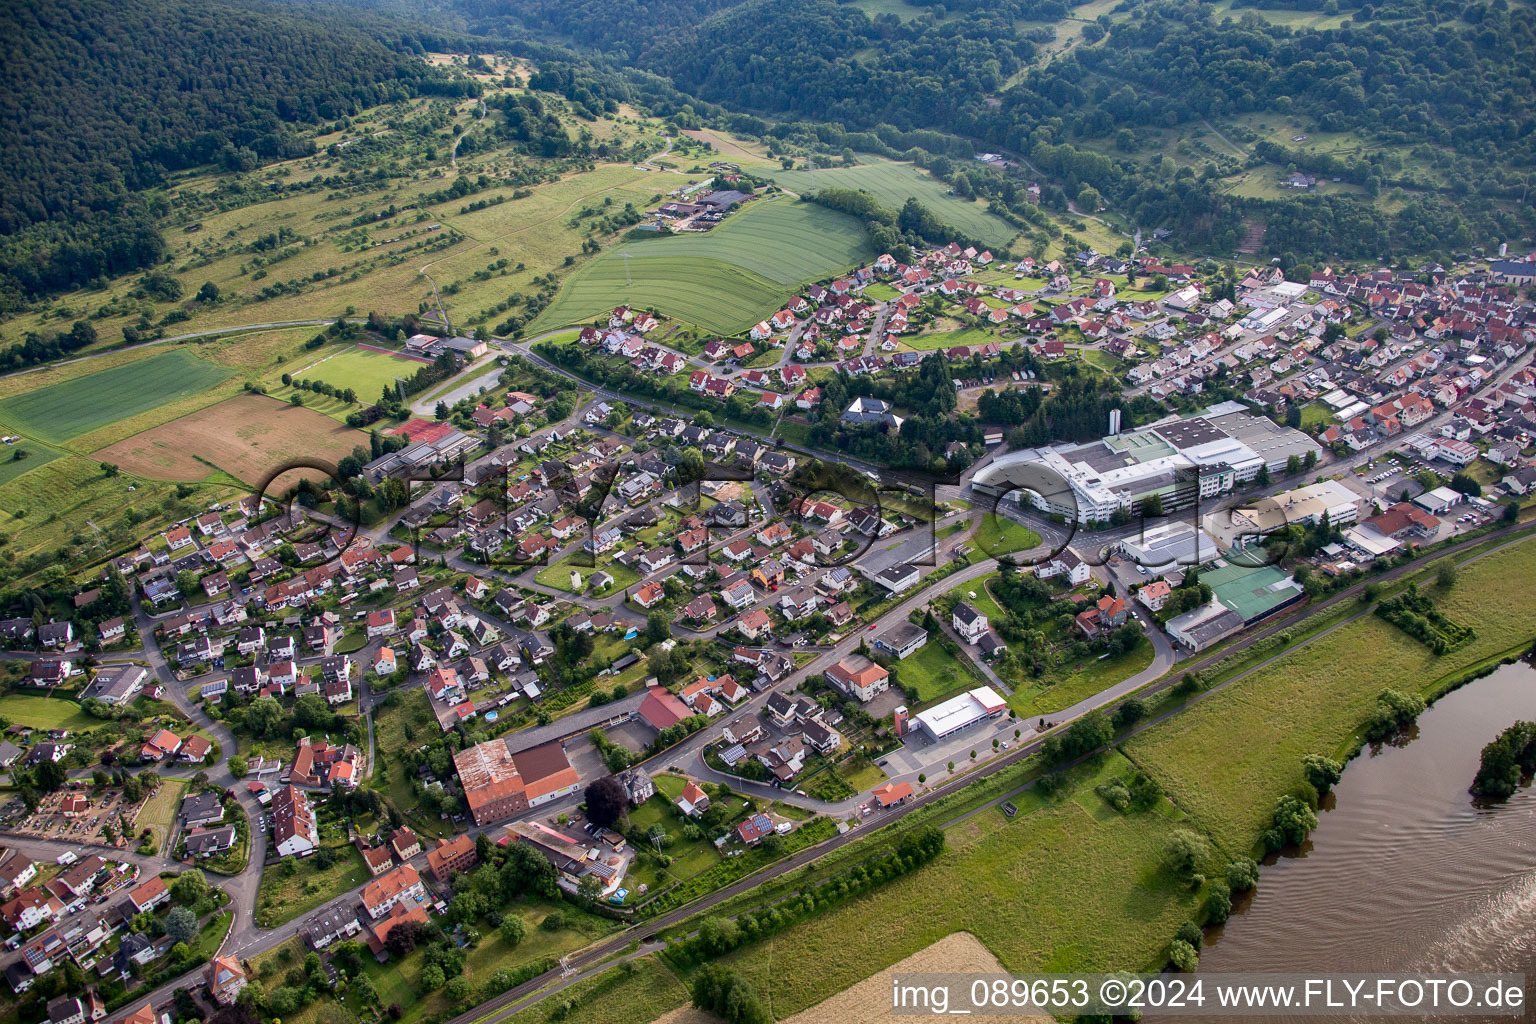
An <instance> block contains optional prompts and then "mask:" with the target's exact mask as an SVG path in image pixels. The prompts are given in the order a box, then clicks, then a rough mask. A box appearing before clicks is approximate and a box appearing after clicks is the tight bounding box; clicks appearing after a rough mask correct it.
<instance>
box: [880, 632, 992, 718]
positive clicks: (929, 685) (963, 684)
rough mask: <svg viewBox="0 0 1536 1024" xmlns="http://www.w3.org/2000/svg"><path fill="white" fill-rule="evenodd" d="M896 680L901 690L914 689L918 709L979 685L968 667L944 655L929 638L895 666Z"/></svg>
mask: <svg viewBox="0 0 1536 1024" xmlns="http://www.w3.org/2000/svg"><path fill="white" fill-rule="evenodd" d="M896 678H897V679H899V680H900V681H901V686H902V688H903V689H905V690H912V689H914V688H916V690H917V701H918V703H919V704H921V705H927V704H932V703H933V702H934V701H936V700H938V699H939V698H941V697H948V696H950V695H952V694H955V693H959V692H960V691H961V690H970V689H974V688H975V687H977V686H979V685H981V681H980V680H979V679H978V678H977V677H976V675H975V673H974V672H972V670H971V669H970V667H969V666H967V665H965V664H962V663H961V661H960V659H958V658H956V657H955V656H954V655H952V654H950V653H949V652H948V651H946V650H945V649H944V648H943V647H942V646H941V645H940V644H939V640H938V637H936V636H930V637H929V638H928V642H927V643H926V644H924V645H923V646H922V647H921V648H920V649H919V650H918V652H917V653H916V654H913V655H911V656H910V657H908V658H907V659H906V660H904V661H898V662H896Z"/></svg>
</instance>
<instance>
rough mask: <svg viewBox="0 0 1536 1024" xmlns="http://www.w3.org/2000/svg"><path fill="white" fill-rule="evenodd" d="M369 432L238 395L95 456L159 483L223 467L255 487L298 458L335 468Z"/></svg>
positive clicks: (198, 476) (259, 398) (306, 411)
mask: <svg viewBox="0 0 1536 1024" xmlns="http://www.w3.org/2000/svg"><path fill="white" fill-rule="evenodd" d="M367 446H368V435H367V434H364V433H363V432H362V431H360V430H353V429H351V428H350V427H345V426H343V425H341V424H340V423H337V422H336V421H335V420H333V419H331V418H330V417H328V416H325V415H323V414H322V413H319V412H316V411H314V410H313V409H305V408H300V407H296V406H291V405H286V404H284V403H282V402H279V401H277V400H276V399H273V398H268V397H265V396H262V395H240V396H237V397H235V398H230V399H226V400H225V401H223V402H220V403H219V404H217V405H212V406H208V407H207V408H205V409H202V410H199V411H198V412H195V413H191V414H189V415H187V416H183V417H181V418H180V419H177V420H172V421H171V422H170V423H165V424H162V425H161V426H158V427H155V428H153V429H151V430H146V431H144V432H143V433H141V434H135V435H134V436H133V437H130V438H127V439H125V440H123V441H119V442H118V443H117V444H114V445H111V446H109V447H107V448H104V449H102V450H101V451H99V452H96V453H95V456H94V457H95V458H98V459H100V460H102V461H105V462H115V463H117V464H119V465H121V466H122V467H123V469H124V471H126V472H129V473H133V474H135V475H137V476H142V477H150V478H153V479H159V480H201V479H204V478H206V477H207V476H208V475H209V474H210V473H211V472H213V471H214V470H222V471H224V472H225V473H227V474H229V475H230V476H231V477H233V478H235V479H236V480H239V481H242V482H244V483H246V484H249V485H252V486H256V485H259V484H261V483H262V482H264V481H265V479H266V477H267V476H268V475H269V474H270V473H271V472H272V471H273V470H276V469H279V468H281V467H282V466H284V465H289V464H291V463H293V462H294V461H295V460H302V459H313V460H321V461H326V462H330V463H332V464H334V463H335V462H336V461H337V460H339V459H340V458H342V457H343V456H345V455H349V454H351V452H352V449H353V448H354V447H363V448H366V447H367Z"/></svg>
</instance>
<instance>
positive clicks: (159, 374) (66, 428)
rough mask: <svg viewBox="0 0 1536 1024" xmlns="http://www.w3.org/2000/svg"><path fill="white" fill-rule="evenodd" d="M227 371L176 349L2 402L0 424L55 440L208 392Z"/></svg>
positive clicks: (20, 431) (19, 431) (42, 439)
mask: <svg viewBox="0 0 1536 1024" xmlns="http://www.w3.org/2000/svg"><path fill="white" fill-rule="evenodd" d="M230 373H231V371H229V370H227V369H225V368H223V367H221V366H215V365H214V364H212V363H209V362H205V361H204V360H202V359H199V358H197V356H194V355H193V354H192V353H190V352H185V351H182V350H180V349H177V350H174V351H171V352H165V353H162V354H161V355H157V356H151V357H150V358H149V359H141V360H139V361H137V362H133V363H128V364H126V365H124V366H117V367H114V368H112V369H110V370H102V371H100V372H98V373H90V374H86V375H85V376H84V377H76V378H75V379H74V380H70V381H65V382H63V383H61V384H53V385H50V386H48V387H45V388H39V389H38V390H36V391H29V392H26V393H24V394H19V395H15V396H13V397H11V398H7V399H6V400H5V401H3V402H0V423H3V424H4V426H5V427H6V428H7V429H8V430H10V431H12V432H16V433H23V434H28V435H31V436H33V437H36V438H37V439H38V440H41V441H48V442H52V443H55V444H57V443H59V442H62V441H68V440H69V439H70V438H72V437H79V436H80V435H81V434H86V433H89V432H90V431H92V430H95V429H97V428H98V427H104V426H106V425H107V424H108V423H113V422H115V421H117V420H122V419H127V418H128V417H130V416H137V415H139V414H140V413H145V412H149V411H150V410H151V409H154V408H156V407H157V406H161V405H164V404H166V403H167V402H174V401H177V400H179V399H183V398H190V397H192V396H193V395H196V394H198V393H200V392H203V391H207V390H208V389H209V388H211V387H213V386H214V385H215V384H218V383H220V382H221V381H223V380H225V379H226V378H228V377H229V376H230Z"/></svg>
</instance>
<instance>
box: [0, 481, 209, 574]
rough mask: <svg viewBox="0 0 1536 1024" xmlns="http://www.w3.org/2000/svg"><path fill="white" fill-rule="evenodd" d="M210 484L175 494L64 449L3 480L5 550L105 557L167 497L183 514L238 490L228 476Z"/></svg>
mask: <svg viewBox="0 0 1536 1024" xmlns="http://www.w3.org/2000/svg"><path fill="white" fill-rule="evenodd" d="M215 482H216V483H217V484H218V485H217V486H208V487H199V488H197V489H195V490H193V491H190V492H187V493H185V494H182V495H178V494H176V493H173V492H174V487H173V485H171V484H168V483H165V482H162V481H156V480H142V479H140V480H133V479H130V478H128V477H127V476H126V475H123V476H118V477H108V476H106V475H105V474H104V473H103V472H102V470H101V467H100V466H99V465H97V462H96V461H95V460H93V459H90V458H86V457H83V456H79V455H74V454H69V455H65V456H63V457H61V458H55V459H53V460H51V461H49V462H46V463H43V464H41V465H34V466H33V467H32V468H31V469H29V470H28V471H27V472H26V473H23V474H21V475H19V476H15V477H14V478H11V479H9V480H7V481H3V482H0V532H4V533H5V534H7V535H9V536H10V537H11V543H10V546H9V547H8V548H7V550H8V551H12V552H14V553H15V554H16V557H17V558H21V557H22V556H24V555H29V554H36V553H41V552H45V551H46V552H50V553H53V554H54V556H55V560H56V561H57V562H59V563H67V562H68V561H69V560H70V559H74V558H80V557H82V556H84V557H89V555H90V554H98V555H105V554H106V552H107V551H108V550H109V547H108V545H118V544H128V543H130V542H131V541H132V540H133V539H134V538H135V537H137V536H139V535H141V534H142V533H143V532H144V530H145V529H146V527H145V526H144V525H143V520H145V519H154V518H157V517H159V516H160V515H161V514H162V513H163V512H164V510H165V508H166V505H165V502H167V501H171V502H172V503H173V504H172V505H171V508H173V509H174V510H175V511H176V512H177V513H179V514H183V515H184V514H187V513H190V512H191V511H193V510H195V509H198V508H201V507H203V506H205V505H206V504H207V503H208V502H210V501H215V500H219V499H222V498H227V497H229V496H230V495H232V494H234V493H235V488H234V486H233V485H234V483H235V482H234V481H233V480H230V479H228V478H218V477H216V480H215ZM166 514H167V515H168V514H169V513H166ZM135 516H137V518H134V517H135ZM97 529H99V530H101V531H102V536H101V537H97V535H96V533H95V530H97Z"/></svg>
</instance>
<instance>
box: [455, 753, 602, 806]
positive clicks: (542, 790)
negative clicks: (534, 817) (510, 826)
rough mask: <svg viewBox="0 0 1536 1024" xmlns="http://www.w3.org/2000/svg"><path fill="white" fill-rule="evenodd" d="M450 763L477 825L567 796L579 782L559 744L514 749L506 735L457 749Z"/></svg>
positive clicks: (576, 787)
mask: <svg viewBox="0 0 1536 1024" xmlns="http://www.w3.org/2000/svg"><path fill="white" fill-rule="evenodd" d="M453 764H454V767H455V768H456V769H457V770H458V773H459V782H460V784H461V785H462V786H463V787H464V799H465V800H466V801H467V802H468V803H469V813H470V814H471V815H473V816H474V819H475V824H476V825H484V824H486V823H488V822H492V821H496V820H498V819H500V818H508V817H511V816H512V815H513V814H516V813H517V812H519V811H524V810H527V809H528V808H530V807H538V806H540V805H542V804H546V803H549V802H550V801H551V800H556V799H558V798H560V797H562V796H568V795H570V794H571V793H574V792H576V790H577V789H578V788H579V787H580V785H581V781H580V779H578V778H577V776H576V769H574V768H572V767H571V762H570V761H569V760H568V759H567V758H566V756H565V750H564V748H562V747H561V746H560V744H559V743H545V744H543V745H542V746H537V747H531V748H529V749H527V750H520V751H518V752H517V753H515V754H514V753H512V751H511V750H509V749H508V747H507V741H506V740H505V739H494V740H489V741H487V742H485V743H481V744H478V745H476V746H473V747H469V748H468V749H465V750H461V751H459V752H458V753H457V754H455V755H454V756H453Z"/></svg>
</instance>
